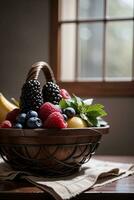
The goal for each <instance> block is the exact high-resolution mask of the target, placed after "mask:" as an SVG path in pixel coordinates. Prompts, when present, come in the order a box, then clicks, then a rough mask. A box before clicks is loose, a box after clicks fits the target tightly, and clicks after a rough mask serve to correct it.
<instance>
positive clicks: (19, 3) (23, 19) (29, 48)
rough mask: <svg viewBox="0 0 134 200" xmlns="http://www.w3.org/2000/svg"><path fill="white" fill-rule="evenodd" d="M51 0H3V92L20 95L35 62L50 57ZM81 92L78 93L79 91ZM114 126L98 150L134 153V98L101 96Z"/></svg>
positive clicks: (0, 51) (0, 50)
mask: <svg viewBox="0 0 134 200" xmlns="http://www.w3.org/2000/svg"><path fill="white" fill-rule="evenodd" d="M49 4H50V1H49V0H0V92H2V93H3V94H4V95H5V96H6V97H8V98H11V97H16V98H18V97H19V95H20V88H21V86H22V84H23V82H24V80H25V77H26V73H27V72H28V70H29V68H30V67H31V64H33V63H34V62H36V61H39V60H44V61H48V58H49V25H50V23H49V14H50V13H49V6H50V5H49ZM76 95H77V94H76ZM95 102H97V103H102V104H104V105H105V108H106V110H107V112H108V116H107V118H106V120H107V121H108V122H109V124H110V126H111V128H110V133H109V135H107V136H104V137H103V141H102V142H101V145H100V147H99V148H98V151H97V153H98V154H117V155H125V154H126V155H128V154H131V155H134V115H133V113H134V98H127V97H126V98H97V99H95Z"/></svg>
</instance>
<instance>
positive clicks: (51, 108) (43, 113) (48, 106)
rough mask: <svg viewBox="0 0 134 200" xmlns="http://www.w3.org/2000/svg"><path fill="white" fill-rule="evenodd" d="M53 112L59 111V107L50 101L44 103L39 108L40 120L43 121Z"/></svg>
mask: <svg viewBox="0 0 134 200" xmlns="http://www.w3.org/2000/svg"><path fill="white" fill-rule="evenodd" d="M53 112H59V113H60V112H61V109H60V108H59V107H57V106H55V105H54V104H52V103H50V102H46V103H44V104H43V105H42V106H41V107H40V109H39V116H40V118H41V119H42V121H45V120H46V119H47V117H48V116H49V115H50V114H51V113H53Z"/></svg>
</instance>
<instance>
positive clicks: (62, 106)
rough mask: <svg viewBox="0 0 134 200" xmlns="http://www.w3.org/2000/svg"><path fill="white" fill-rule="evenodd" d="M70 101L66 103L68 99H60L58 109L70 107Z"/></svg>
mask: <svg viewBox="0 0 134 200" xmlns="http://www.w3.org/2000/svg"><path fill="white" fill-rule="evenodd" d="M70 104H71V103H70V101H68V99H62V100H60V102H59V105H60V108H61V109H65V108H67V107H70Z"/></svg>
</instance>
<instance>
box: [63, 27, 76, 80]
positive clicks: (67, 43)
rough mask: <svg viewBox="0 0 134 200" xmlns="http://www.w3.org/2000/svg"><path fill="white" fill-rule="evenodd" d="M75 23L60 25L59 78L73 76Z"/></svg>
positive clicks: (64, 78) (70, 78) (66, 78)
mask: <svg viewBox="0 0 134 200" xmlns="http://www.w3.org/2000/svg"><path fill="white" fill-rule="evenodd" d="M75 29H76V27H75V24H64V25H62V26H61V80H62V81H74V78H75V41H76V39H75V35H76V34H75Z"/></svg>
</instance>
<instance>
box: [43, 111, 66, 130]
mask: <svg viewBox="0 0 134 200" xmlns="http://www.w3.org/2000/svg"><path fill="white" fill-rule="evenodd" d="M43 125H44V128H66V127H67V123H66V122H65V120H64V117H63V115H62V114H61V113H59V112H53V113H51V114H50V115H49V116H48V118H47V120H46V121H45V122H44V124H43Z"/></svg>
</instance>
